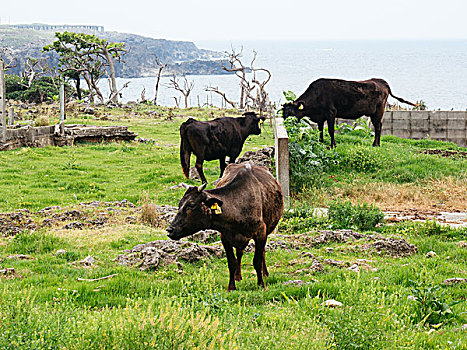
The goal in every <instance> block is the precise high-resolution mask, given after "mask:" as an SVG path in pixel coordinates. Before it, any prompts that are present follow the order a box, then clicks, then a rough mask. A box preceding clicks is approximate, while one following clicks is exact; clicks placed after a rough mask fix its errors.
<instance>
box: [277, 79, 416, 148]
mask: <svg viewBox="0 0 467 350" xmlns="http://www.w3.org/2000/svg"><path fill="white" fill-rule="evenodd" d="M389 95H391V96H392V97H394V98H395V99H396V100H398V101H400V102H403V103H406V104H409V105H411V106H416V104H414V103H412V102H409V101H406V100H404V99H403V98H400V97H397V96H394V95H393V94H392V92H391V88H390V87H389V84H388V83H387V82H386V81H385V80H383V79H376V78H373V79H369V80H363V81H348V80H340V79H318V80H316V81H314V82H312V83H311V84H310V86H309V87H308V89H306V91H305V92H304V93H303V94H302V95H301V96H300V97H299V98H297V99H296V100H295V101H293V102H291V103H286V104H284V105H283V109H282V111H283V117H284V119H285V118H287V117H289V116H295V117H297V118H298V120H300V119H301V118H303V117H308V118H309V119H310V120H311V121H312V122H315V123H317V124H318V129H319V131H320V141H321V142H324V138H323V126H324V122H325V121H327V123H328V131H329V135H330V136H331V147H335V146H336V141H335V140H334V122H335V119H336V118H343V119H358V118H360V117H361V116H364V115H365V116H368V117H370V119H371V122H372V124H373V126H374V129H375V140H374V142H373V146H379V145H380V137H381V127H382V123H383V122H382V119H383V115H384V108H385V106H386V101H387V99H388V96H389Z"/></svg>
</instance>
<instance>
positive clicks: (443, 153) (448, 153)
mask: <svg viewBox="0 0 467 350" xmlns="http://www.w3.org/2000/svg"><path fill="white" fill-rule="evenodd" d="M422 153H424V154H436V155H438V156H441V157H446V158H456V157H458V158H467V152H462V151H450V150H442V149H426V150H423V151H422Z"/></svg>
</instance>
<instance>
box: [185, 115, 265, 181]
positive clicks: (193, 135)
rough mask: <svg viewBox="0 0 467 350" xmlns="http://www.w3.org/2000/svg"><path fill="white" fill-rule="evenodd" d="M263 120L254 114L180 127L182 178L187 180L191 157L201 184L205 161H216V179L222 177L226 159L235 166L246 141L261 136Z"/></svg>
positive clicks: (187, 124)
mask: <svg viewBox="0 0 467 350" xmlns="http://www.w3.org/2000/svg"><path fill="white" fill-rule="evenodd" d="M264 119H265V118H264V117H261V118H259V117H257V116H256V113H254V112H246V113H243V117H240V118H231V117H224V118H217V119H214V120H211V121H206V122H203V121H197V120H194V119H193V118H190V119H188V120H187V121H186V122H184V123H183V124H182V125H181V126H180V138H181V144H180V162H181V164H182V169H183V173H184V174H185V176H186V177H187V178H188V177H189V170H190V156H191V153H194V155H195V156H196V163H195V167H196V170H198V173H199V176H200V177H201V181H202V182H203V183H206V182H207V181H206V177H205V176H204V172H203V162H204V161H205V160H215V159H219V163H220V168H221V174H220V176H219V177H222V175H223V174H224V170H225V167H226V163H225V157H227V156H228V157H229V161H230V163H235V159H236V158H237V157H238V155H239V154H240V152H241V151H242V148H243V144H244V143H245V140H246V138H247V137H248V136H249V135H259V134H261V128H260V124H261V123H262V122H263V121H264Z"/></svg>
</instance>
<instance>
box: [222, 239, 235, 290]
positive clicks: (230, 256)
mask: <svg viewBox="0 0 467 350" xmlns="http://www.w3.org/2000/svg"><path fill="white" fill-rule="evenodd" d="M221 241H222V245H223V246H224V250H225V255H227V265H228V266H229V275H230V278H229V286H228V287H227V291H229V292H230V291H231V290H236V289H237V288H236V287H235V271H236V269H237V261H236V260H235V254H234V251H233V247H232V245H231V244H230V243H229V242H227V240H225V239H223V236H222V235H221Z"/></svg>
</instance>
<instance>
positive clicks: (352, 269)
mask: <svg viewBox="0 0 467 350" xmlns="http://www.w3.org/2000/svg"><path fill="white" fill-rule="evenodd" d="M347 270H349V271H353V272H360V267H358V265H357V264H353V265H352V266H350V267H348V268H347Z"/></svg>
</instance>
